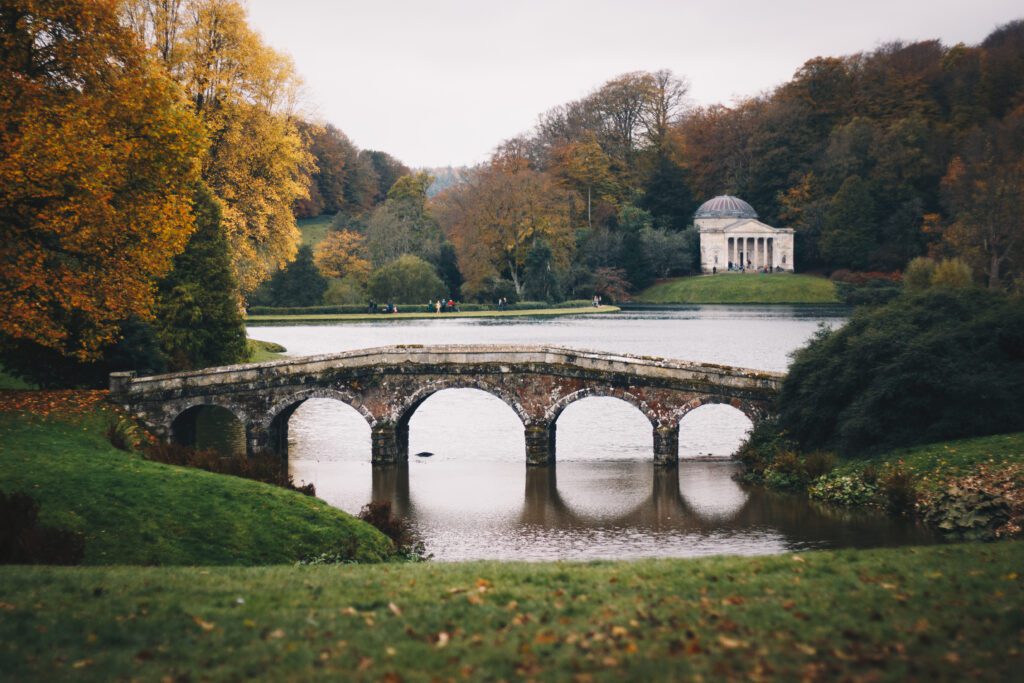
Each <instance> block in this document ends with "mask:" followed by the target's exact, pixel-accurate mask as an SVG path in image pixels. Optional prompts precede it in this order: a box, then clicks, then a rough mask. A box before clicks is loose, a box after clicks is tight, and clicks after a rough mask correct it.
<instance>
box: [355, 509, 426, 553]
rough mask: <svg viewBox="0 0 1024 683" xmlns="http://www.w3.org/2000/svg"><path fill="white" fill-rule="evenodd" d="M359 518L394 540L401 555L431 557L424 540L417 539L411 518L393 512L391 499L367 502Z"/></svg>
mask: <svg viewBox="0 0 1024 683" xmlns="http://www.w3.org/2000/svg"><path fill="white" fill-rule="evenodd" d="M359 519H361V520H363V521H364V522H366V523H368V524H371V525H373V526H375V527H377V530H378V531H380V532H381V533H382V534H384V535H385V536H387V537H388V538H390V539H391V540H392V542H394V544H395V550H396V552H397V554H398V556H399V557H401V558H404V559H407V560H412V561H422V560H427V559H429V555H427V554H426V549H425V547H424V545H423V543H422V542H420V541H418V540H417V539H416V536H415V534H414V533H413V530H412V525H411V524H409V520H407V519H405V518H404V517H396V516H395V515H392V514H391V503H390V501H377V502H372V503H367V504H366V505H364V506H363V509H362V510H360V511H359Z"/></svg>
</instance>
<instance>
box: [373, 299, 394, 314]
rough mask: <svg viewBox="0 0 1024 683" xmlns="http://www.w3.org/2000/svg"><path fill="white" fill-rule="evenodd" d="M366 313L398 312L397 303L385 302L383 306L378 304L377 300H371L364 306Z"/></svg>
mask: <svg viewBox="0 0 1024 683" xmlns="http://www.w3.org/2000/svg"><path fill="white" fill-rule="evenodd" d="M366 312H367V313H398V305H397V304H392V303H386V304H384V305H383V306H378V305H377V302H375V301H371V302H370V304H369V305H368V306H367V307H366Z"/></svg>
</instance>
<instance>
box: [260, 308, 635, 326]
mask: <svg viewBox="0 0 1024 683" xmlns="http://www.w3.org/2000/svg"><path fill="white" fill-rule="evenodd" d="M399 310H401V309H399ZM618 310H619V308H618V307H616V306H599V307H594V306H587V307H580V308H539V309H532V310H526V311H463V312H459V313H427V312H426V311H417V312H410V313H391V314H387V313H322V314H310V315H306V314H303V315H250V316H246V318H245V320H246V322H250V323H270V322H288V323H294V322H303V321H336V322H367V321H372V322H387V321H389V320H415V319H418V318H431V319H434V320H447V319H449V318H519V317H525V316H545V317H547V316H556V315H581V314H590V313H615V312H616V311H618Z"/></svg>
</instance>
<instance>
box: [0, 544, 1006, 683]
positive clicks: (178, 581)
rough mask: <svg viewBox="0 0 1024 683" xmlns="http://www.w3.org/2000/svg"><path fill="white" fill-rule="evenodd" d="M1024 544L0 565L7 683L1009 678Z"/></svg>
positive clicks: (1, 660)
mask: <svg viewBox="0 0 1024 683" xmlns="http://www.w3.org/2000/svg"><path fill="white" fill-rule="evenodd" d="M1022 567H1024V544H1022V543H1017V542H1005V543H1001V544H991V545H981V544H965V545H956V546H932V547H923V548H897V549H886V550H870V551H863V550H858V551H840V552H815V553H807V554H801V555H776V556H770V557H756V558H739V557H732V558H711V559H701V560H657V561H643V562H624V563H595V564H523V563H509V564H502V563H468V564H440V563H426V564H420V565H360V566H355V565H347V566H319V567H263V568H214V569H203V568H188V569H186V568H150V569H139V568H126V567H114V568H86V569H81V568H79V569H74V568H41V567H8V568H0V610H2V611H0V643H2V645H0V670H2V671H4V672H5V674H6V675H7V676H9V677H10V678H11V679H14V680H27V679H34V680H44V679H51V678H57V677H62V676H70V675H71V674H72V672H73V673H74V675H75V677H76V679H78V678H81V679H84V680H89V679H91V680H111V679H129V678H133V679H145V680H158V679H160V678H162V677H168V676H169V677H171V678H172V679H175V680H203V679H211V680H224V679H231V680H238V679H245V678H257V677H258V678H262V679H265V680H312V679H319V680H338V679H339V677H341V678H344V679H345V680H366V681H378V680H387V681H428V680H449V679H454V680H502V679H504V680H512V679H534V680H552V681H554V680H558V681H562V680H577V681H589V680H636V681H664V680H682V679H693V678H694V677H698V676H699V677H702V678H703V680H707V681H711V680H727V679H744V680H746V679H754V680H757V679H774V680H800V679H803V680H845V679H855V680H878V679H884V680H894V681H902V680H928V679H941V680H956V679H966V678H976V677H977V678H982V679H986V680H1012V679H1013V677H1014V676H1016V675H1019V673H1020V670H1021V669H1020V665H1021V663H1022V662H1021V647H1022V641H1021V638H1022V636H1024V611H1022V607H1024V595H1022V576H1021V574H1020V572H1021V568H1022Z"/></svg>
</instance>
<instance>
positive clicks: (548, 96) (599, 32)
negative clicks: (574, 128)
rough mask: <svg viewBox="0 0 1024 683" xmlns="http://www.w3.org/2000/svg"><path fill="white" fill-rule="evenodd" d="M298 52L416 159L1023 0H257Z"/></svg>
mask: <svg viewBox="0 0 1024 683" xmlns="http://www.w3.org/2000/svg"><path fill="white" fill-rule="evenodd" d="M248 5H249V15H250V23H251V24H252V25H253V26H254V27H255V28H256V30H257V31H259V32H260V33H261V34H262V36H263V38H264V39H265V40H266V41H267V42H268V43H269V44H270V45H272V46H273V47H275V48H277V49H278V50H281V51H284V52H287V53H288V54H290V55H291V56H292V58H293V59H294V60H295V64H296V66H297V68H298V71H299V73H300V74H301V75H302V77H303V79H304V80H305V83H306V86H305V97H304V107H305V109H306V110H307V112H309V113H310V114H311V115H312V116H313V117H315V118H317V119H318V120H322V121H327V122H330V123H333V124H334V125H336V126H337V127H338V128H340V129H341V130H343V131H344V132H345V133H346V134H347V135H348V136H349V138H351V140H352V141H353V142H354V143H355V144H356V145H357V146H359V147H360V148H362V149H378V150H382V151H385V152H388V153H390V154H392V155H394V156H396V157H397V158H398V159H400V160H402V161H403V162H404V163H405V164H407V165H409V166H413V167H423V166H447V165H449V164H450V165H453V166H460V165H472V164H475V163H479V162H481V161H484V160H486V159H487V158H488V157H489V156H490V153H491V152H492V151H493V150H494V148H495V147H496V146H497V145H498V144H499V143H501V142H502V141H503V140H505V139H507V138H510V137H512V136H514V135H517V134H519V133H522V132H525V131H527V130H529V129H530V128H531V127H532V126H533V125H534V124H535V123H536V121H537V116H538V114H540V113H541V112H543V111H545V110H547V109H549V108H551V107H553V106H555V105H558V104H561V103H564V102H568V101H570V100H574V99H578V98H580V97H583V96H584V95H586V94H587V93H589V92H590V91H592V90H594V89H595V88H597V87H599V86H600V85H601V84H602V83H604V82H605V81H606V80H608V79H610V78H612V77H614V76H617V75H619V74H622V73H625V72H628V71H637V70H647V71H654V70H657V69H662V68H665V69H671V70H672V71H673V72H674V73H675V74H676V75H677V76H682V77H685V78H686V79H687V80H688V81H689V83H690V86H691V87H690V97H691V100H692V101H693V102H694V103H696V104H712V103H716V102H718V103H723V104H729V103H730V102H732V101H733V100H735V99H737V98H743V97H747V96H750V95H755V94H757V93H759V92H762V91H765V90H769V89H771V88H773V87H775V86H777V85H779V84H780V83H783V82H785V81H786V80H788V79H789V78H790V77H791V76H792V75H793V73H794V72H795V71H796V70H797V69H798V68H799V67H800V65H801V64H803V63H804V62H805V61H807V60H808V59H811V58H812V57H816V56H838V55H845V54H850V53H854V52H860V51H865V50H871V49H874V48H876V47H878V46H880V45H882V44H883V43H886V42H889V41H892V40H896V39H902V40H904V41H907V42H909V41H914V40H924V39H931V38H938V39H940V40H942V41H943V42H944V43H946V44H947V45H952V44H955V43H958V42H964V43H967V44H976V43H978V42H980V41H981V40H983V39H984V37H985V36H986V35H988V33H989V32H990V31H992V29H994V28H995V27H996V26H999V25H1001V24H1004V23H1006V22H1008V21H1011V20H1013V19H1017V18H1022V17H1024V4H1022V3H1021V1H1020V0H916V1H910V0H843V1H842V2H833V1H832V0H817V1H800V0H720V1H719V2H694V1H692V0H676V1H674V2H673V1H671V0H548V1H547V2H544V1H543V0H504V1H503V2H489V1H488V0H417V1H411V0H391V1H389V0H376V1H374V0H340V1H337V2H331V1H330V0H249V2H248Z"/></svg>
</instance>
